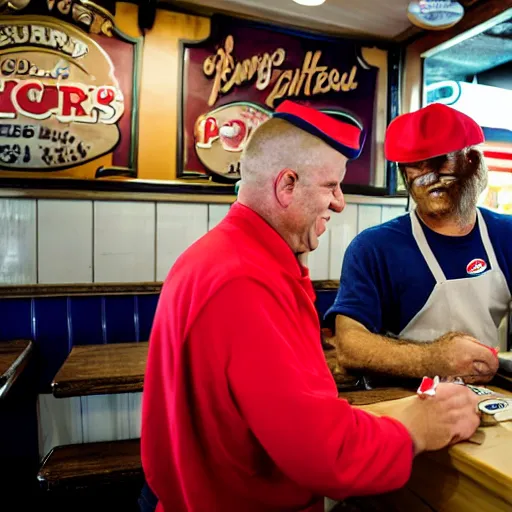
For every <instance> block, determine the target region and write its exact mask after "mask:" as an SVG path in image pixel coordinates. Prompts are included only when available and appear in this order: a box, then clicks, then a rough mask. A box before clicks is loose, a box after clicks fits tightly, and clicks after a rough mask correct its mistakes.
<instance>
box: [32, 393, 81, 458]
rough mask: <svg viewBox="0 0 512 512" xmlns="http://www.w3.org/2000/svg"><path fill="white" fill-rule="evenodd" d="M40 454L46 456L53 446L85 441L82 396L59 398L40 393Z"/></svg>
mask: <svg viewBox="0 0 512 512" xmlns="http://www.w3.org/2000/svg"><path fill="white" fill-rule="evenodd" d="M38 416H39V455H40V457H41V458H42V457H44V456H45V455H46V454H48V452H50V450H51V449H52V448H54V447H55V446H60V445H64V444H75V443H82V442H83V432H82V408H81V405H80V398H79V397H76V398H64V399H57V398H55V397H54V396H53V395H50V394H44V395H39V398H38Z"/></svg>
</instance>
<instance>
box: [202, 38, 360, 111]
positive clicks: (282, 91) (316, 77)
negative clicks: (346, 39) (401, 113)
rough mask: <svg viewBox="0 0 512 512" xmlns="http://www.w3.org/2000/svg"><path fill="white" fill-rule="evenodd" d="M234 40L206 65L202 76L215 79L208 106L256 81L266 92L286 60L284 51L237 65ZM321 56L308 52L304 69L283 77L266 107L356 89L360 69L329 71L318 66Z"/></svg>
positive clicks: (228, 41)
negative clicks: (289, 100)
mask: <svg viewBox="0 0 512 512" xmlns="http://www.w3.org/2000/svg"><path fill="white" fill-rule="evenodd" d="M233 50H234V38H233V36H231V35H229V36H228V37H226V40H225V42H224V47H223V48H219V49H218V50H217V53H216V54H215V55H211V56H209V57H207V58H206V59H205V61H204V62H203V72H204V74H205V75H206V76H208V77H213V85H212V90H211V94H210V97H209V99H208V105H209V106H212V105H214V104H215V102H216V101H217V99H218V97H219V94H227V93H229V92H230V91H231V90H232V89H233V87H234V86H235V85H236V86H238V87H239V86H241V85H243V84H244V83H248V82H250V81H252V80H253V79H254V78H255V77H256V84H255V85H256V88H257V89H258V90H264V89H266V88H267V87H268V85H269V84H270V79H271V77H272V72H273V70H274V68H276V67H279V66H281V65H282V64H283V63H284V61H285V58H286V52H285V50H284V49H283V48H278V49H277V50H275V51H274V52H273V53H272V54H269V53H264V54H263V55H255V56H253V57H251V58H250V59H245V60H243V61H242V62H235V59H234V57H233V55H232V53H233ZM321 57H322V52H321V51H320V50H318V51H316V52H312V51H308V52H307V53H306V55H305V56H304V60H303V63H302V67H301V68H296V69H287V70H284V71H282V72H281V73H280V75H279V78H278V79H277V81H276V83H275V85H274V86H273V88H272V90H271V92H270V93H269V95H268V96H267V98H266V100H265V103H266V104H267V105H268V106H269V107H271V108H273V107H274V103H275V101H276V100H278V99H281V98H285V97H286V98H289V97H298V96H316V95H318V94H326V93H328V92H331V91H335V92H348V91H352V90H354V89H356V88H357V86H358V83H357V81H356V75H357V66H356V65H354V66H352V67H351V69H350V71H346V72H343V73H340V71H339V70H338V69H336V68H332V69H329V68H328V67H327V66H321V65H319V62H320V59H321Z"/></svg>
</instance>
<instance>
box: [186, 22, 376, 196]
mask: <svg viewBox="0 0 512 512" xmlns="http://www.w3.org/2000/svg"><path fill="white" fill-rule="evenodd" d="M378 72H379V68H377V67H374V66H372V65H370V64H368V63H367V62H366V61H365V60H364V58H363V55H362V45H361V44H360V43H358V42H356V41H354V40H345V39H338V38H335V39H334V38H326V37H320V36H314V35H310V34H305V33H298V32H295V31H290V30H286V29H281V28H277V27H273V26H269V25H265V24H259V23H254V22H250V21H244V20H239V19H233V18H228V17H224V16H219V17H214V18H213V19H212V30H211V35H210V37H208V38H207V39H206V40H205V41H202V42H186V41H185V42H182V87H181V90H182V98H181V102H180V111H181V112H180V113H181V116H180V129H179V140H178V149H179V151H178V162H177V168H178V174H179V176H181V177H194V178H197V177H200V176H204V177H209V178H210V179H211V180H213V181H219V182H236V181H237V180H238V179H239V177H240V169H239V159H240V155H241V152H242V150H243V148H244V145H245V143H246V142H247V140H248V138H249V137H250V135H251V133H252V131H253V130H254V129H255V128H256V127H257V126H258V125H259V124H260V123H262V122H264V121H265V120H266V119H268V118H269V117H271V116H272V113H273V111H274V109H275V108H276V107H277V106H278V105H279V104H280V103H281V102H282V101H284V100H286V99H290V100H293V101H297V102H299V103H302V104H306V105H310V106H313V107H315V108H318V109H319V110H322V111H324V112H326V113H329V114H330V115H333V116H337V117H339V118H340V119H347V120H349V122H351V123H354V124H356V125H358V126H360V127H361V128H363V130H364V133H365V137H366V142H365V146H364V149H363V152H362V154H361V156H360V157H359V159H357V160H355V161H353V162H350V163H349V164H348V165H349V172H347V175H346V178H345V183H346V184H348V185H355V186H359V187H366V188H368V187H371V185H372V183H373V176H372V174H373V172H374V168H375V165H374V162H375V147H374V146H375V144H374V140H375V134H374V126H375V123H374V120H375V116H376V109H377V107H376V100H377V77H378Z"/></svg>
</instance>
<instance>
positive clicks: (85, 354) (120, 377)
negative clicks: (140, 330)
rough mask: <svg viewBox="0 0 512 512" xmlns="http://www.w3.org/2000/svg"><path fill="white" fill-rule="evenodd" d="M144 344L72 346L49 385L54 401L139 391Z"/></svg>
mask: <svg viewBox="0 0 512 512" xmlns="http://www.w3.org/2000/svg"><path fill="white" fill-rule="evenodd" d="M147 355H148V342H140V343H113V344H108V345H82V346H76V347H73V349H72V350H71V353H70V354H69V356H68V358H67V359H66V361H65V362H64V364H63V365H62V367H61V369H60V370H59V372H58V373H57V375H56V376H55V378H54V379H53V382H52V390H53V394H54V395H55V396H56V397H58V398H63V397H70V396H83V395H101V394H109V393H128V392H135V391H142V384H143V382H144V371H145V369H146V359H147Z"/></svg>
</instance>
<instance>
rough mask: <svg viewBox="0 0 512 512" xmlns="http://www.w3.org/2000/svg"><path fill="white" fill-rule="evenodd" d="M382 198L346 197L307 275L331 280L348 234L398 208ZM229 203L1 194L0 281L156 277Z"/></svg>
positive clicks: (399, 208)
mask: <svg viewBox="0 0 512 512" xmlns="http://www.w3.org/2000/svg"><path fill="white" fill-rule="evenodd" d="M368 201H372V202H371V203H368ZM387 201H388V203H391V204H385V202H386V199H376V198H360V197H357V196H356V197H354V196H352V197H350V196H348V197H347V206H346V208H345V210H344V211H343V212H342V213H341V214H335V215H333V216H332V219H331V221H330V223H329V226H328V232H327V233H326V234H324V235H323V236H322V238H321V240H320V247H319V248H318V249H317V251H315V252H314V253H312V254H311V255H310V259H309V266H310V269H311V275H312V278H313V279H338V278H339V276H340V269H341V261H342V259H343V254H344V252H345V249H346V247H347V245H348V244H349V243H350V241H351V240H352V238H353V237H354V236H355V235H356V234H357V233H359V232H361V231H362V230H363V229H365V228H367V227H369V226H374V225H376V224H380V223H381V222H383V221H386V220H388V219H391V218H393V217H396V216H397V215H400V214H401V213H403V212H404V211H405V205H404V202H403V201H401V200H397V199H390V200H387ZM228 210H229V205H224V204H190V203H163V202H158V203H152V202H127V201H63V200H49V199H40V200H35V199H1V198H0V241H1V243H0V285H2V284H35V283H45V284H48V283H91V282H98V283H99V282H105V283H107V282H137V281H155V280H157V281H161V280H163V279H165V276H166V275H167V272H168V270H169V268H170V267H171V265H172V264H173V262H174V261H175V260H176V258H177V257H178V256H179V255H180V254H181V253H182V252H183V250H185V249H186V248H187V247H188V246H189V245H190V244H191V243H192V242H193V241H194V240H196V239H197V238H199V237H200V236H202V235H203V234H205V233H206V232H207V231H208V230H209V229H211V228H212V227H214V226H215V225H216V224H217V223H218V222H219V221H220V220H221V219H222V218H223V217H224V215H225V214H226V213H227V211H228Z"/></svg>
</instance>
